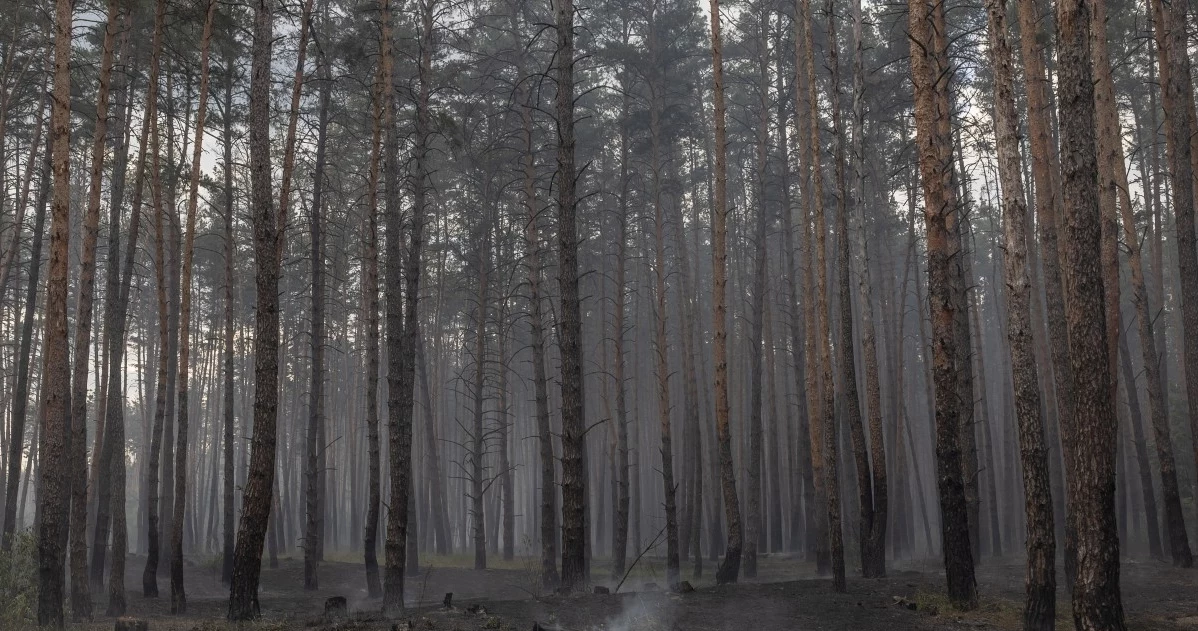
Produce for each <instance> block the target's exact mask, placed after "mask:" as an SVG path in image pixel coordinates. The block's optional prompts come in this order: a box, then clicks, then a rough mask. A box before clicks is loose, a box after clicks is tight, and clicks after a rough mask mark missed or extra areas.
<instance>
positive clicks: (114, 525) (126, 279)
mask: <svg viewBox="0 0 1198 631" xmlns="http://www.w3.org/2000/svg"><path fill="white" fill-rule="evenodd" d="M155 80H156V79H155ZM153 88H154V92H155V94H156V93H157V85H156V84H155V85H154V86H153ZM147 97H149V92H148V91H147ZM156 111H157V105H156V104H155V105H150V106H147V107H146V115H145V116H144V117H143V120H142V126H141V141H140V143H139V147H138V153H137V155H138V160H137V166H136V172H135V174H134V178H133V187H134V188H133V200H132V202H133V203H132V206H131V212H130V218H129V235H128V242H127V243H126V245H125V255H124V256H125V263H124V272H123V274H122V273H121V272H120V266H118V265H116V264H115V263H114V264H112V265H111V266H110V273H112V274H113V275H114V277H119V278H114V279H111V280H110V283H109V290H110V291H114V292H115V294H116V295H114V296H112V297H111V298H110V300H112V301H113V302H114V303H115V304H113V305H112V306H111V310H112V313H111V315H110V318H111V319H110V327H111V331H110V333H109V342H108V344H107V346H108V353H109V357H108V365H109V369H108V371H109V375H110V376H109V379H108V384H107V385H108V393H107V397H106V401H107V411H106V412H105V414H104V416H105V422H104V431H105V436H104V440H103V442H102V447H101V449H102V451H103V452H105V453H103V454H102V455H101V459H102V460H103V461H104V462H105V463H106V464H105V465H104V466H105V467H107V470H104V469H103V468H102V469H101V470H100V476H99V483H98V484H99V487H100V490H99V500H98V509H97V517H96V536H95V541H94V544H93V545H94V546H95V549H94V552H95V553H96V556H94V557H93V559H94V560H93V566H92V569H93V575H94V574H95V573H96V572H99V571H102V570H103V567H104V560H103V559H104V553H103V551H104V544H105V543H106V542H107V539H108V533H109V524H110V523H111V532H112V561H111V564H110V567H109V573H108V581H109V584H108V609H107V615H109V616H121V615H124V613H125V608H126V603H125V554H126V552H127V549H128V536H129V535H128V527H127V523H126V516H125V486H126V472H125V468H126V466H127V462H126V459H125V452H124V450H123V449H120V448H118V446H123V445H124V444H125V403H126V401H125V389H124V385H123V383H124V382H123V380H122V375H123V374H124V372H125V371H123V370H122V362H126V361H127V360H126V358H125V346H126V330H127V327H128V310H129V291H130V288H131V284H132V279H133V265H134V262H135V261H136V257H137V251H138V247H137V240H138V236H139V234H140V231H141V214H142V201H143V199H144V198H143V194H144V189H145V168H146V161H145V155H146V143H147V137H148V136H149V125H150V120H151V119H150V117H151V116H153V115H154V113H155V112H156ZM114 199H116V195H114ZM118 223H119V222H118V221H113V222H112V226H113V227H112V228H111V229H112V230H116V229H117V227H118ZM118 248H119V240H117V239H116V238H114V237H110V240H109V252H110V254H109V256H112V257H115V253H116V251H117V249H118ZM114 285H115V286H114ZM105 489H108V491H107V494H106V492H105ZM93 583H94V584H95V585H96V586H97V588H98V587H99V586H100V585H101V583H102V581H101V580H93Z"/></svg>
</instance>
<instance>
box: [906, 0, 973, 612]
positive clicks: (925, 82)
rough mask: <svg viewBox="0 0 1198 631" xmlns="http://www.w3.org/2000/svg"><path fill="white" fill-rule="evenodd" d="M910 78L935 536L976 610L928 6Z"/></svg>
mask: <svg viewBox="0 0 1198 631" xmlns="http://www.w3.org/2000/svg"><path fill="white" fill-rule="evenodd" d="M909 9H910V14H909V25H908V27H909V30H910V33H911V75H912V83H913V84H914V86H915V128H916V141H917V146H918V152H919V169H920V175H921V177H922V180H923V188H924V219H925V222H926V224H927V243H928V246H927V247H928V288H929V299H930V300H929V304H930V309H931V315H932V376H933V381H934V383H935V421H936V436H935V437H936V472H937V475H936V477H937V486H938V490H939V495H940V510H941V515H942V517H941V521H940V523H941V537H942V546H943V548H944V566H945V575H946V579H947V582H948V595H949V599H950V600H951V601H952V602H953V603H954V604H955V605H956V606H958V607H961V608H966V609H972V608H975V607H977V583H976V581H975V579H974V573H973V552H972V550H971V549H970V540H969V521H968V515H967V512H968V510H967V507H966V501H965V486H964V483H963V481H962V479H961V478H962V471H963V469H962V466H961V440H960V434H961V423H960V417H961V409H960V406H961V403H962V402H961V401H960V400H959V396H958V395H959V392H958V383H957V382H958V379H957V374H956V373H957V371H956V369H955V362H956V357H957V348H956V346H957V339H956V338H957V336H956V334H955V331H954V328H955V323H954V319H955V314H954V311H955V310H956V308H957V305H958V302H959V301H958V300H956V299H955V298H954V296H953V283H952V276H953V274H952V272H951V270H950V267H951V266H952V265H953V263H952V261H951V258H952V256H953V255H954V254H955V251H953V250H952V249H951V248H950V242H951V238H950V231H955V230H956V217H955V215H956V213H957V200H956V193H955V191H954V190H953V189H954V186H953V158H952V138H951V134H949V133H946V132H947V131H948V129H947V127H948V126H947V125H944V124H943V121H944V119H945V118H947V117H948V116H949V112H948V111H947V110H946V109H945V108H944V105H945V103H946V101H947V99H945V98H943V93H944V92H946V91H947V89H948V80H949V75H950V74H951V73H950V72H949V71H948V68H947V61H946V60H947V50H945V48H944V47H943V45H942V42H938V41H936V39H940V38H933V37H932V30H933V26H932V22H933V12H934V10H933V7H932V5H931V4H929V3H928V2H926V0H911V1H910V3H909Z"/></svg>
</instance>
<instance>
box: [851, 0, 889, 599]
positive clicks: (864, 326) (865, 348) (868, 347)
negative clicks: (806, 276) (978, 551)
mask: <svg viewBox="0 0 1198 631" xmlns="http://www.w3.org/2000/svg"><path fill="white" fill-rule="evenodd" d="M852 15H853V139H852V142H853V146H852V156H851V159H852V164H853V196H854V197H853V200H854V201H853V207H852V213H851V214H850V215H849V230H850V231H851V233H852V236H853V252H852V260H855V262H856V267H857V271H856V274H857V302H858V305H859V308H860V310H861V353H862V355H863V356H864V357H863V360H864V362H865V395H866V399H865V401H866V404H867V405H868V414H869V453H870V468H871V479H870V480H869V481H866V480H861V481H859V482H858V484H860V486H861V488H864V489H868V488H870V485H871V483H872V486H873V497H872V501H873V519H872V521H871V522H870V524H869V531H868V533H865V532H863V539H862V544H861V567H862V573H863V574H864V575H865V576H866V577H873V578H876V577H882V576H885V575H886V528H887V519H888V506H889V498H888V489H887V480H886V445H885V440H884V439H883V429H882V394H881V383H880V378H879V375H878V348H877V342H876V337H875V336H876V330H875V325H874V306H873V305H874V303H873V291H872V290H871V286H870V276H869V246H868V244H867V237H866V233H865V60H864V57H865V52H864V47H865V44H864V42H863V36H862V29H863V25H864V18H863V17H862V12H861V0H854V2H853V6H852ZM862 513H863V514H864V511H863V512H862ZM862 530H863V531H864V530H865V522H864V518H863V519H862Z"/></svg>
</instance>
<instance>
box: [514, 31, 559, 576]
mask: <svg viewBox="0 0 1198 631" xmlns="http://www.w3.org/2000/svg"><path fill="white" fill-rule="evenodd" d="M512 19H513V26H512V30H513V31H514V32H516V33H519V32H520V31H519V30H518V24H517V23H516V22H515V21H514V20H515V12H513V13H512ZM519 48H520V50H521V51H522V53H521V55H520V57H519V62H518V63H519V65H518V69H517V73H518V74H519V76H520V77H521V81H520V83H519V86H518V87H519V91H520V92H519V99H520V103H519V105H520V123H521V166H522V171H523V173H522V176H523V180H522V183H523V188H522V191H521V203H522V204H523V205H524V213H525V222H524V257H525V259H526V260H527V268H528V327H529V338H530V339H529V347H530V348H529V350H530V351H531V352H532V373H533V391H534V397H535V399H536V417H537V446H538V450H539V453H538V459H539V461H540V479H539V480H538V481H539V483H540V515H541V521H540V529H539V532H538V534H539V537H540V540H541V586H542V587H543V588H546V589H548V588H551V587H553V586H554V585H556V584H557V582H558V573H557V483H556V481H555V480H556V471H555V469H554V457H553V434H552V429H551V426H550V419H549V385H548V378H547V377H546V374H545V324H544V316H543V314H542V311H541V309H542V304H541V301H542V298H541V233H540V203H539V202H538V201H537V188H536V187H537V166H536V145H535V142H536V141H535V138H534V136H533V129H534V127H533V109H534V104H533V102H532V100H531V99H532V98H533V96H532V92H531V91H530V90H528V88H527V87H526V82H525V81H523V77H524V73H525V70H524V64H525V57H524V54H523V50H524V47H523V46H522V45H521V46H519Z"/></svg>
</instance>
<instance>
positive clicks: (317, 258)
mask: <svg viewBox="0 0 1198 631" xmlns="http://www.w3.org/2000/svg"><path fill="white" fill-rule="evenodd" d="M317 66H318V68H319V70H318V72H319V74H320V113H319V114H318V119H317V123H316V165H315V170H314V173H313V182H312V207H311V208H310V209H309V213H310V214H311V216H310V217H309V233H310V235H311V241H312V243H311V252H310V254H311V265H312V339H311V344H312V346H311V348H312V378H311V382H310V383H309V386H308V390H309V392H308V397H309V399H308V428H307V432H306V435H305V438H306V439H307V454H306V455H307V459H308V461H307V471H306V472H305V482H306V487H305V489H304V491H305V494H304V505H305V513H306V515H305V516H306V520H305V522H304V589H305V590H314V589H316V588H317V587H318V586H319V577H318V576H317V562H318V561H319V560H320V559H319V556H318V553H319V551H320V549H321V545H320V540H321V532H322V531H323V523H324V510H323V509H324V506H323V503H322V502H321V501H320V482H321V480H322V474H323V472H324V466H322V461H323V460H324V457H323V454H324V449H325V446H324V444H322V443H323V441H321V440H320V437H322V436H324V424H325V418H324V345H325V324H324V301H325V297H324V293H325V289H324V277H325V271H324V255H325V251H324V247H325V246H324V208H323V204H324V199H323V196H322V194H323V192H324V179H325V162H326V156H327V150H326V145H327V142H328V125H329V101H330V100H331V98H332V88H333V86H332V79H331V78H330V77H329V69H328V65H327V63H326V62H325V58H324V49H323V48H318V49H317Z"/></svg>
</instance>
